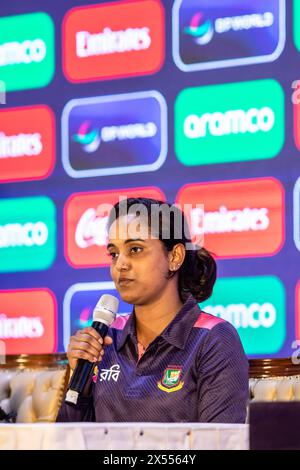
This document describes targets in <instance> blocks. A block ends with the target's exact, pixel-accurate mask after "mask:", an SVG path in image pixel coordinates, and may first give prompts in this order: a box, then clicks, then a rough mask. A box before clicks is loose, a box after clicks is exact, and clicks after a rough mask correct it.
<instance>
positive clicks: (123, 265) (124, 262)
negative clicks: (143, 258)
mask: <svg viewBox="0 0 300 470" xmlns="http://www.w3.org/2000/svg"><path fill="white" fill-rule="evenodd" d="M116 268H117V270H118V271H127V270H128V269H129V262H128V259H127V257H126V256H125V255H122V254H121V253H120V254H119V256H118V259H117V262H116Z"/></svg>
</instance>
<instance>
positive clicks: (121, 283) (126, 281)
mask: <svg viewBox="0 0 300 470" xmlns="http://www.w3.org/2000/svg"><path fill="white" fill-rule="evenodd" d="M131 282H133V279H120V280H119V282H118V284H119V286H124V287H125V286H128V285H129V284H130V283H131Z"/></svg>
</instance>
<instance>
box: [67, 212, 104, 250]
mask: <svg viewBox="0 0 300 470" xmlns="http://www.w3.org/2000/svg"><path fill="white" fill-rule="evenodd" d="M107 221H108V216H106V217H99V216H98V215H97V210H96V209H93V208H90V209H87V210H86V211H85V212H84V213H83V214H82V216H81V217H80V219H79V221H78V224H77V227H76V231H75V240H76V244H77V246H79V247H80V248H87V247H89V246H92V245H97V246H105V245H107Z"/></svg>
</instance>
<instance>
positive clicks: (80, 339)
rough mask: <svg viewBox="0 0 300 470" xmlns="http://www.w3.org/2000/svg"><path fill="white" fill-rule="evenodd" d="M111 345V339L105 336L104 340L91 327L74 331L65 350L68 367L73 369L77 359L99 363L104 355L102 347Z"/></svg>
mask: <svg viewBox="0 0 300 470" xmlns="http://www.w3.org/2000/svg"><path fill="white" fill-rule="evenodd" d="M110 344H112V339H111V338H110V337H109V336H105V338H104V340H103V339H102V338H101V336H100V335H99V333H98V332H97V331H96V330H95V329H94V328H92V327H91V326H89V327H87V328H83V329H82V330H78V331H76V333H75V335H74V336H71V338H70V342H69V345H68V350H67V357H68V361H69V365H70V367H71V369H72V370H74V369H75V367H76V364H77V361H78V359H86V360H88V361H90V362H98V361H99V362H100V361H101V360H102V357H103V354H104V347H105V346H108V345H110Z"/></svg>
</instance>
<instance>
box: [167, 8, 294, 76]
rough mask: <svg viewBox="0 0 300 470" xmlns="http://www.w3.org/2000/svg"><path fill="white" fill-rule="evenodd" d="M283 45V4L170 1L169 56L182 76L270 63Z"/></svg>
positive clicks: (279, 52)
mask: <svg viewBox="0 0 300 470" xmlns="http://www.w3.org/2000/svg"><path fill="white" fill-rule="evenodd" d="M284 43H285V0H264V1H263V2H262V1H261V0H244V1H243V2H239V1H237V0H210V1H209V2H208V1H205V0H175V2H174V6H173V58H174V61H175V63H176V65H177V66H178V67H179V68H180V69H181V70H183V71H184V72H191V71H193V70H205V69H214V68H219V67H231V66H235V65H246V64H255V63H261V62H272V61H274V60H276V59H277V58H278V57H279V56H280V54H281V52H282V51H283V48H284Z"/></svg>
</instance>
